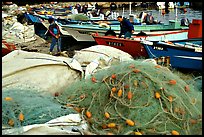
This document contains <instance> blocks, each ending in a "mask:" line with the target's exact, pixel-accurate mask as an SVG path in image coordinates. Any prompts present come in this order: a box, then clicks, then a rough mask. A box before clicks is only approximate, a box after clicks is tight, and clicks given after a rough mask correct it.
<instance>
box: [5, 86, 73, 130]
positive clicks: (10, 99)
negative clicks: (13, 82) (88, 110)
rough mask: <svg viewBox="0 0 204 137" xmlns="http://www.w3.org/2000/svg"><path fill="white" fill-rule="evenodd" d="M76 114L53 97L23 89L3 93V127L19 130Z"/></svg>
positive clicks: (8, 90)
mask: <svg viewBox="0 0 204 137" xmlns="http://www.w3.org/2000/svg"><path fill="white" fill-rule="evenodd" d="M68 114H76V111H74V110H73V109H70V108H68V107H66V106H62V105H61V104H59V103H58V102H56V101H55V100H54V97H53V96H49V95H41V94H40V93H39V92H36V91H31V90H29V89H28V90H23V89H6V90H3V92H2V125H3V126H4V127H7V128H8V127H10V128H13V127H14V128H17V127H22V126H26V125H32V124H44V123H46V122H48V121H50V120H52V119H54V118H57V117H60V116H64V115H68Z"/></svg>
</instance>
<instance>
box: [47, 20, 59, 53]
mask: <svg viewBox="0 0 204 137" xmlns="http://www.w3.org/2000/svg"><path fill="white" fill-rule="evenodd" d="M48 22H49V23H50V25H49V33H50V34H51V35H52V42H51V45H50V54H51V55H52V51H53V49H54V47H55V45H56V44H57V51H58V53H59V54H60V53H61V37H60V34H61V33H60V29H59V26H58V25H57V24H56V23H55V21H54V18H51V17H50V18H49V19H48Z"/></svg>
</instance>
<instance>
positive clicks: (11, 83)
mask: <svg viewBox="0 0 204 137" xmlns="http://www.w3.org/2000/svg"><path fill="white" fill-rule="evenodd" d="M82 76H83V71H82V68H81V65H80V64H79V62H78V61H77V60H75V59H72V58H65V57H55V56H51V55H48V54H42V53H36V52H26V51H21V50H15V51H13V52H11V53H9V54H7V55H6V56H4V57H3V58H2V90H3V89H4V88H18V87H19V88H21V89H31V90H32V89H37V90H38V91H39V92H42V93H52V94H53V93H55V92H62V91H64V89H65V88H66V87H68V86H69V85H70V84H72V83H73V82H75V81H77V80H80V79H81V77H82Z"/></svg>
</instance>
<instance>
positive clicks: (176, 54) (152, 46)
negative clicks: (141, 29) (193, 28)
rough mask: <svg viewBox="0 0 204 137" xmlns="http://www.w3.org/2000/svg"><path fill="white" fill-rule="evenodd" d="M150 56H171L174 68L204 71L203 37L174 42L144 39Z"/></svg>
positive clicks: (144, 44)
mask: <svg viewBox="0 0 204 137" xmlns="http://www.w3.org/2000/svg"><path fill="white" fill-rule="evenodd" d="M142 44H143V46H144V48H145V49H146V51H147V54H148V56H149V58H154V59H156V58H160V57H167V56H168V57H170V64H171V67H172V68H176V69H182V70H192V71H202V39H188V40H180V41H174V42H151V41H143V42H142Z"/></svg>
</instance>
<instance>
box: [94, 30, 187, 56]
mask: <svg viewBox="0 0 204 137" xmlns="http://www.w3.org/2000/svg"><path fill="white" fill-rule="evenodd" d="M187 35H188V30H178V31H167V32H162V31H161V32H149V33H147V35H145V36H133V37H132V38H130V39H124V38H117V37H116V36H99V35H93V37H94V39H95V41H96V42H97V44H99V45H104V46H111V47H114V48H117V49H120V50H122V51H125V52H127V53H129V54H130V55H132V56H133V57H134V58H137V57H148V55H147V52H146V50H145V49H144V47H143V45H142V44H141V43H140V42H141V41H142V40H151V41H166V40H171V41H172V40H181V39H183V40H184V39H187V38H188V36H187Z"/></svg>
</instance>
